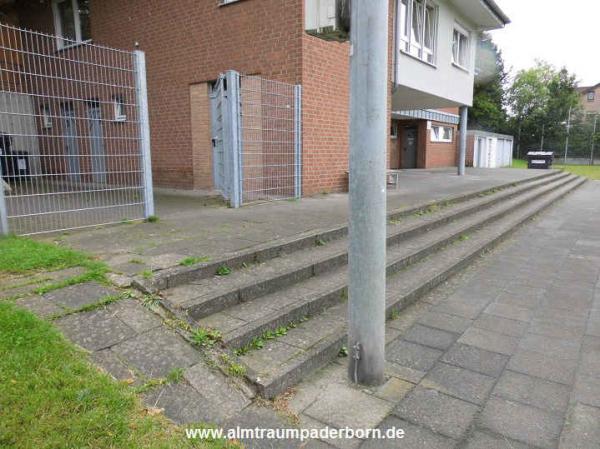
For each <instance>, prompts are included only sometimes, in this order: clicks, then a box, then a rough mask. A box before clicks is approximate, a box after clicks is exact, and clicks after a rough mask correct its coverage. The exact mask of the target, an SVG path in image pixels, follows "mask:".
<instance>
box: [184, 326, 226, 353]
mask: <svg viewBox="0 0 600 449" xmlns="http://www.w3.org/2000/svg"><path fill="white" fill-rule="evenodd" d="M222 339H223V335H222V334H221V332H220V331H218V330H216V329H206V328H203V327H199V328H197V329H196V330H195V331H194V332H193V333H192V341H193V342H194V344H196V345H198V346H203V347H207V348H210V347H212V346H214V345H215V343H217V342H219V341H221V340H222Z"/></svg>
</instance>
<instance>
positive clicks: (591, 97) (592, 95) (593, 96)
mask: <svg viewBox="0 0 600 449" xmlns="http://www.w3.org/2000/svg"><path fill="white" fill-rule="evenodd" d="M587 100H588V101H589V102H590V103H591V102H592V101H594V100H596V92H588V94H587Z"/></svg>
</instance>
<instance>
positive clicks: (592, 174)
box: [552, 165, 600, 180]
mask: <svg viewBox="0 0 600 449" xmlns="http://www.w3.org/2000/svg"><path fill="white" fill-rule="evenodd" d="M552 168H558V169H561V170H564V171H567V172H569V173H573V174H575V175H578V176H584V177H586V178H589V179H596V180H598V179H600V165H553V166H552Z"/></svg>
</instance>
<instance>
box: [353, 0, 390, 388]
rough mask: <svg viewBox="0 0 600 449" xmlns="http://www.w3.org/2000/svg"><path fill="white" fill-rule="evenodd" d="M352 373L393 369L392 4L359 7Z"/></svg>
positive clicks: (375, 374) (362, 376)
mask: <svg viewBox="0 0 600 449" xmlns="http://www.w3.org/2000/svg"><path fill="white" fill-rule="evenodd" d="M351 9H352V11H351V26H350V40H351V43H352V54H351V58H350V183H349V184H350V230H349V237H350V248H349V254H348V266H349V267H348V268H349V276H350V282H349V292H348V293H349V295H348V296H349V302H348V323H349V329H348V348H349V351H350V355H351V359H350V363H349V367H348V374H349V377H350V379H351V380H352V381H353V382H356V383H360V384H364V385H378V384H381V383H383V381H384V369H385V279H386V278H385V267H386V235H385V234H386V176H385V174H386V147H387V129H388V128H387V123H388V120H387V94H388V92H387V82H388V0H358V1H353V2H352V7H351Z"/></svg>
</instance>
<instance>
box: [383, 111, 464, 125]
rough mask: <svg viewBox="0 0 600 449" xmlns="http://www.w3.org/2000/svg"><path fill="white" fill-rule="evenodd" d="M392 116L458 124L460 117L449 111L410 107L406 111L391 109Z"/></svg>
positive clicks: (397, 118)
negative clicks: (410, 108)
mask: <svg viewBox="0 0 600 449" xmlns="http://www.w3.org/2000/svg"><path fill="white" fill-rule="evenodd" d="M392 118H393V119H396V120H415V119H419V120H431V121H432V122H440V123H449V124H452V125H458V123H459V122H460V117H459V116H458V115H457V114H451V113H450V112H442V111H437V110H435V109H412V110H408V111H392Z"/></svg>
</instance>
